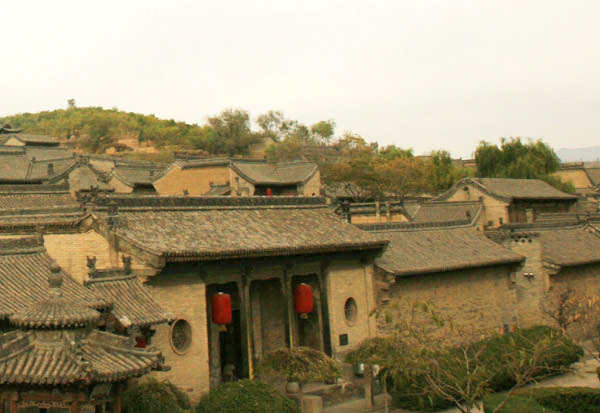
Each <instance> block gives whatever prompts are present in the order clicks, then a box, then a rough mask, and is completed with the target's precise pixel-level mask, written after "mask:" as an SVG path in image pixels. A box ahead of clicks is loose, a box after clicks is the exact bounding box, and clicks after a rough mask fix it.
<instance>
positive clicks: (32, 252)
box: [0, 237, 111, 318]
mask: <svg viewBox="0 0 600 413" xmlns="http://www.w3.org/2000/svg"><path fill="white" fill-rule="evenodd" d="M53 264H54V261H53V260H52V258H50V256H49V255H48V253H47V252H46V250H45V248H44V245H43V240H42V239H41V238H40V237H21V238H6V239H0V292H1V294H2V296H3V297H11V299H10V300H0V318H7V317H9V316H11V315H12V314H14V313H16V312H18V311H19V310H22V309H24V308H29V307H30V306H32V305H34V304H37V303H39V302H41V301H43V300H45V299H46V298H47V297H48V293H49V286H48V277H49V276H50V275H51V274H52V269H51V267H52V265H53ZM61 274H62V276H63V284H62V290H63V293H64V297H65V299H67V300H69V301H70V302H73V303H76V304H78V305H82V306H85V307H90V308H94V309H102V308H108V307H110V305H111V304H110V302H109V301H107V300H106V299H104V298H102V297H99V296H98V295H96V294H95V293H93V292H92V291H90V290H89V289H87V288H85V287H84V286H82V285H81V284H79V283H78V282H77V281H75V280H74V279H73V278H71V277H70V276H69V275H68V274H65V273H64V272H62V271H61Z"/></svg>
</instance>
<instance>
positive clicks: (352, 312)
mask: <svg viewBox="0 0 600 413" xmlns="http://www.w3.org/2000/svg"><path fill="white" fill-rule="evenodd" d="M357 312H358V307H357V305H356V301H354V298H352V297H350V298H348V299H347V300H346V303H345V304H344V316H345V317H346V322H347V323H348V324H350V325H353V324H354V323H356V316H357Z"/></svg>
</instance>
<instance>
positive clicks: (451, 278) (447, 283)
mask: <svg viewBox="0 0 600 413" xmlns="http://www.w3.org/2000/svg"><path fill="white" fill-rule="evenodd" d="M513 269H514V267H512V266H495V267H484V268H476V269H471V270H459V271H448V272H443V273H434V274H423V275H414V276H407V277H395V281H392V282H391V283H389V291H387V294H386V297H385V300H382V299H381V297H380V299H379V301H385V302H384V303H382V304H381V305H380V308H379V314H378V330H379V332H380V333H381V334H387V333H390V332H392V331H394V330H395V329H396V324H397V322H398V320H402V319H404V320H407V318H410V317H411V314H412V313H411V310H412V308H413V305H414V303H415V302H423V303H429V304H432V305H433V308H435V310H436V311H438V312H439V313H440V315H442V316H444V317H450V318H451V319H452V320H453V322H454V323H455V324H456V325H457V326H462V327H464V328H465V329H466V330H468V331H499V330H500V329H501V328H503V326H504V325H506V324H508V325H514V324H516V318H515V315H516V314H515V301H516V297H515V288H514V286H513V283H512V282H511V274H512V272H513ZM376 279H377V280H378V282H379V283H382V282H386V280H387V281H391V280H394V278H393V277H391V276H390V275H387V274H386V273H384V272H383V271H382V270H378V272H377V277H376ZM418 314H419V313H417V315H418ZM415 322H416V323H418V324H421V323H430V320H428V319H427V318H426V317H416V318H415Z"/></svg>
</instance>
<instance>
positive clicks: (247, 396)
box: [165, 380, 300, 413]
mask: <svg viewBox="0 0 600 413" xmlns="http://www.w3.org/2000/svg"><path fill="white" fill-rule="evenodd" d="M165 411H168V410H165ZM242 411H243V412H247V413H299V411H300V410H299V409H298V406H297V405H296V403H295V402H294V401H292V400H290V399H288V398H287V397H285V396H284V395H282V394H281V393H279V392H278V391H277V390H275V388H274V387H273V386H271V385H268V384H266V383H261V382H257V381H251V380H240V381H236V382H231V383H224V384H221V385H220V386H219V387H217V388H216V389H214V390H211V391H210V393H208V394H207V395H206V396H204V397H203V398H202V399H201V400H200V403H199V404H198V407H197V408H196V412H198V413H212V412H220V413H229V412H231V413H239V412H242Z"/></svg>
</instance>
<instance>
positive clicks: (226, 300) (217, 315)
mask: <svg viewBox="0 0 600 413" xmlns="http://www.w3.org/2000/svg"><path fill="white" fill-rule="evenodd" d="M210 304H211V309H212V321H213V323H215V324H219V325H221V326H226V325H227V324H231V296H230V295H229V294H225V293H217V294H215V295H213V296H212V297H211V300H210Z"/></svg>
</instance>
